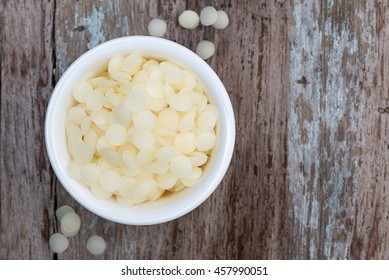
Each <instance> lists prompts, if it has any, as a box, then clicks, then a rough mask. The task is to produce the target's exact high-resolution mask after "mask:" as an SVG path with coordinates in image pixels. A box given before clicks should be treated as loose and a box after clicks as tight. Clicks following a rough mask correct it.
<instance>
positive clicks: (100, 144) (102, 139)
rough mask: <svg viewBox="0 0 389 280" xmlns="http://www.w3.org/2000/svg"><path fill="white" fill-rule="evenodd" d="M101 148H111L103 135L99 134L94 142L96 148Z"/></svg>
mask: <svg viewBox="0 0 389 280" xmlns="http://www.w3.org/2000/svg"><path fill="white" fill-rule="evenodd" d="M103 148H112V146H111V145H110V144H108V142H107V139H105V136H104V135H103V136H100V137H99V138H98V139H97V142H96V149H97V150H98V151H99V152H100V150H101V149H103Z"/></svg>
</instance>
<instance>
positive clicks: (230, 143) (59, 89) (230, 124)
mask: <svg viewBox="0 0 389 280" xmlns="http://www.w3.org/2000/svg"><path fill="white" fill-rule="evenodd" d="M136 41H138V42H139V41H143V42H145V43H150V44H155V46H156V47H155V48H158V47H157V45H158V46H160V45H161V44H163V45H164V47H165V48H166V47H171V48H173V49H177V55H176V54H175V56H174V58H175V59H177V61H180V62H181V61H182V60H185V59H184V58H185V56H190V59H189V60H191V61H193V63H192V64H193V65H190V66H189V65H187V64H186V63H183V65H184V66H185V67H187V66H188V68H201V69H202V70H204V71H206V72H207V74H209V75H211V76H212V79H213V80H214V81H213V82H214V83H215V84H216V86H217V87H218V88H219V91H220V92H221V93H220V94H222V96H221V97H222V99H223V105H224V106H225V108H224V110H223V111H224V112H225V114H226V118H227V119H228V120H226V124H227V125H226V128H227V130H228V131H226V133H227V136H228V137H227V139H225V141H226V144H225V147H226V149H224V150H223V160H222V162H221V163H220V165H219V168H218V174H216V175H217V176H215V178H214V180H213V181H212V183H213V185H212V186H210V187H208V188H207V189H206V191H205V192H203V193H202V195H201V196H199V197H197V198H196V199H195V200H194V201H193V202H192V203H191V204H190V205H188V206H186V207H184V208H182V209H181V210H180V211H178V212H175V213H173V214H172V213H170V215H167V216H162V217H157V218H150V219H146V220H145V219H139V220H137V219H123V218H122V217H117V216H111V215H108V214H107V213H106V212H105V211H101V207H99V206H98V205H94V203H91V201H89V200H88V199H86V198H84V197H80V196H77V193H76V192H75V191H74V189H73V188H74V186H72V185H71V183H70V182H69V179H70V176H69V175H68V174H67V173H66V172H63V171H62V169H61V168H60V166H59V165H60V161H59V160H58V154H57V151H56V148H55V145H54V143H53V139H52V137H53V135H52V134H53V133H52V131H51V128H52V127H53V125H54V121H53V120H52V118H51V116H53V114H55V105H58V104H56V103H57V102H58V99H59V98H60V95H61V93H62V94H63V91H64V90H63V87H65V83H66V82H67V80H68V79H69V77H70V76H71V73H72V72H73V71H74V69H77V68H78V67H79V65H80V64H82V63H83V62H84V61H86V60H89V58H90V56H92V55H93V54H95V53H98V52H100V51H102V50H103V49H105V48H109V47H110V46H113V45H116V44H120V43H123V44H129V43H134V42H136ZM120 53H121V52H120ZM157 53H158V51H155V54H156V56H157V57H158V56H163V55H160V54H157ZM175 59H172V60H175ZM196 65H198V66H196ZM218 94H219V92H218ZM54 104H55V105H54ZM218 109H219V111H220V108H218ZM219 114H220V112H219ZM235 133H236V132H235V117H234V112H233V108H232V104H231V100H230V98H229V96H228V93H227V91H226V89H225V87H224V85H223V83H222V82H221V80H220V78H219V77H218V76H217V74H216V73H215V72H214V70H213V69H212V68H211V67H210V65H209V64H208V63H206V62H205V61H204V60H203V59H201V58H200V57H199V56H198V55H197V54H195V53H194V52H193V51H191V50H190V49H188V48H186V47H185V46H183V45H180V44H178V43H176V42H173V41H170V40H167V39H163V38H156V37H150V36H125V37H120V38H116V39H112V40H109V41H106V42H104V43H102V44H99V45H98V46H96V47H94V48H92V49H90V50H88V51H86V52H85V53H83V54H82V55H80V56H79V57H78V58H77V59H76V60H75V61H74V62H73V63H71V65H70V66H69V67H68V68H67V69H66V70H65V71H64V73H63V74H62V75H61V77H60V79H59V80H58V82H57V83H56V85H55V87H54V89H53V91H52V94H51V96H50V100H49V103H48V105H47V110H46V114H45V142H46V150H47V154H48V157H49V161H50V164H51V166H52V168H53V170H54V172H55V175H56V177H57V178H58V180H59V181H60V183H61V185H62V186H63V187H64V188H65V190H66V191H67V192H68V193H69V194H70V195H71V196H72V198H73V199H75V200H76V201H77V202H78V203H80V204H81V205H82V206H83V207H85V208H86V209H88V210H89V211H91V212H92V213H94V214H96V215H98V216H100V217H102V218H104V219H107V220H109V221H113V222H116V223H121V224H127V225H153V224H160V223H164V222H168V221H171V220H174V219H177V218H179V217H182V216H184V215H185V214H187V213H189V212H191V211H192V210H194V209H195V208H197V207H198V206H200V205H201V204H202V203H203V202H204V201H205V200H206V199H207V198H208V197H209V196H210V195H211V194H212V193H213V192H214V191H215V190H216V188H217V187H218V186H219V185H220V182H221V180H222V179H223V177H224V175H225V173H226V172H227V169H228V167H229V165H230V162H231V158H232V155H233V151H234V146H235ZM65 169H66V168H65ZM65 171H66V170H65Z"/></svg>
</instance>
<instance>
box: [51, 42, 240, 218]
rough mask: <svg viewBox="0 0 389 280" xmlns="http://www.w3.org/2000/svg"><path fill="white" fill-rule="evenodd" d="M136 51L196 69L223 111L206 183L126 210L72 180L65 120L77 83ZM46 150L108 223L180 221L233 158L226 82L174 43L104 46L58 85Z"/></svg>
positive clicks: (75, 191) (63, 178)
mask: <svg viewBox="0 0 389 280" xmlns="http://www.w3.org/2000/svg"><path fill="white" fill-rule="evenodd" d="M134 51H141V52H142V53H145V54H149V55H153V56H155V57H158V58H162V59H167V60H171V61H173V62H176V63H178V64H180V65H182V66H184V67H185V68H187V69H189V70H191V71H193V72H194V73H195V74H196V75H197V77H198V78H199V79H200V80H201V81H202V83H203V84H204V86H205V88H206V89H207V93H208V97H209V99H210V100H211V102H212V103H213V104H214V105H215V106H217V108H218V109H219V114H220V118H219V127H218V131H217V133H218V134H217V137H218V138H217V139H218V142H217V144H216V147H215V149H214V151H213V155H212V157H211V158H210V160H209V162H208V164H207V167H206V168H205V171H204V173H203V176H202V179H201V181H200V182H199V183H198V184H197V185H195V186H193V187H191V188H186V189H184V190H182V191H180V192H177V193H174V194H172V195H169V196H166V197H162V198H160V199H159V200H157V201H153V202H146V203H143V204H140V205H135V206H132V207H124V206H121V205H119V204H117V203H116V202H115V201H114V200H113V199H112V200H107V201H105V200H99V199H97V198H95V197H94V196H93V195H92V194H91V192H90V191H89V190H88V189H86V188H85V187H82V186H80V185H79V183H78V182H77V181H75V180H74V179H72V178H71V177H69V175H68V173H67V164H68V163H69V161H70V156H69V153H68V150H67V145H66V135H65V118H66V113H67V110H68V108H69V107H70V106H71V105H72V102H73V99H72V89H73V87H74V85H75V83H76V81H78V80H80V79H83V78H86V77H88V76H89V77H91V75H94V74H97V73H96V70H98V69H100V68H101V67H103V66H104V65H107V63H108V60H109V59H110V58H112V57H113V56H115V55H117V54H128V53H131V52H134ZM45 138H46V147H47V152H48V155H49V159H50V162H51V165H52V167H53V169H54V172H55V173H56V175H57V177H58V179H59V181H60V182H61V183H62V185H63V186H64V187H65V189H66V190H67V191H68V192H69V193H70V195H71V196H72V197H73V198H74V199H75V200H77V201H78V202H79V203H80V204H81V205H82V206H84V207H85V208H87V209H89V210H90V211H92V212H93V213H95V214H96V215H99V216H101V217H103V218H105V219H108V220H111V221H114V222H118V223H123V224H130V225H151V224H158V223H163V222H167V221H170V220H173V219H176V218H178V217H181V216H183V215H185V214H187V213H188V212H190V211H192V210H193V209H195V208H196V207H197V206H199V205H200V204H201V203H202V202H203V201H204V200H205V199H207V198H208V197H209V196H210V195H211V194H212V192H213V191H214V190H215V189H216V188H217V186H218V185H219V183H220V181H221V180H222V178H223V176H224V174H225V172H226V171H227V168H228V166H229V164H230V160H231V157H232V153H233V149H234V143H235V120H234V113H233V110H232V106H231V101H230V99H229V97H228V94H227V92H226V89H225V87H224V86H223V83H222V82H221V81H220V79H219V77H218V76H217V75H216V73H215V72H214V71H213V70H212V68H211V67H210V66H209V65H208V64H207V63H206V62H205V61H204V60H202V59H201V58H200V57H199V56H197V55H196V54H195V53H194V52H192V51H190V50H189V49H187V48H185V47H183V46H182V45H179V44H177V43H175V42H172V41H169V40H165V39H160V38H155V37H148V36H130V37H123V38H118V39H115V40H111V41H108V42H105V43H103V44H101V45H99V46H97V47H95V48H93V49H91V50H89V51H88V52H86V53H85V54H83V55H82V56H80V57H79V58H78V59H77V60H76V61H75V62H74V63H73V64H72V65H71V66H70V67H69V68H68V69H67V70H66V72H65V73H64V74H63V75H62V77H61V79H60V80H59V81H58V83H57V85H56V87H55V89H54V91H53V94H52V96H51V98H50V102H49V105H48V108H47V112H46V123H45Z"/></svg>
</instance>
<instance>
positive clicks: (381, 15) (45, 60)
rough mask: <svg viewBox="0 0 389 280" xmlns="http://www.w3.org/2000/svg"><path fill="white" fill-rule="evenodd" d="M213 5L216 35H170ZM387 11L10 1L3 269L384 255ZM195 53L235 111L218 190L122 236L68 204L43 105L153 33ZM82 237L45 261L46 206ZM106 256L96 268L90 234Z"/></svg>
mask: <svg viewBox="0 0 389 280" xmlns="http://www.w3.org/2000/svg"><path fill="white" fill-rule="evenodd" d="M209 4H212V5H214V6H215V7H216V8H218V9H223V10H224V11H226V12H227V13H228V15H229V16H230V25H229V27H228V28H227V29H225V30H215V29H213V28H210V27H199V28H197V29H196V30H185V29H183V28H181V27H179V26H178V24H177V18H178V15H179V14H180V13H181V12H182V11H184V10H185V9H193V10H195V11H198V12H199V11H200V10H201V8H202V7H204V6H207V5H209ZM388 5H389V1H385V0H381V1H375V0H360V1H330V0H312V1H310V0H309V1H308V0H294V1H292V0H290V1H281V0H267V1H266V0H261V1H258V0H252V1H249V0H244V1H232V0H231V1H222V0H217V1H180V0H166V1H162V0H160V1H156V0H155V1H154V0H149V1H124V0H112V1H70V0H46V1H43V0H42V1H38V0H33V1H11V0H8V1H7V0H1V4H0V38H1V39H0V50H1V58H0V59H1V60H0V63H1V67H0V71H1V107H0V109H1V115H0V116H1V119H0V120H1V142H0V152H1V162H0V167H1V174H0V175H1V176H0V180H1V181H0V183H1V184H0V190H1V208H0V209H1V215H0V218H1V220H0V225H1V229H0V230H1V238H0V259H94V258H97V259H388V258H389V178H388V170H389V161H388V156H389V143H388V140H389V139H388V136H389V135H388V129H389V122H388V118H389V114H387V113H385V112H384V113H383V112H382V111H383V110H382V109H381V110H379V108H380V107H382V108H385V107H386V106H389V95H388V87H389V52H388V50H389V6H388ZM154 17H158V18H163V19H165V20H166V21H167V23H168V31H167V33H166V36H165V38H168V39H170V40H173V41H176V42H178V43H181V44H183V45H185V46H187V47H189V48H190V49H194V48H195V46H196V44H197V43H198V42H199V41H200V40H202V39H208V40H211V41H213V42H214V43H215V45H216V53H215V55H214V56H213V57H212V58H211V59H209V60H208V63H209V64H210V65H211V66H212V68H213V69H214V70H215V71H216V72H217V74H218V75H219V76H220V78H221V80H222V81H224V83H225V86H226V88H227V90H228V92H229V94H230V97H231V101H232V103H233V107H234V111H235V114H236V125H237V139H236V140H237V141H236V147H235V153H234V156H233V159H232V162H231V166H230V168H229V170H228V173H227V174H226V176H225V178H224V180H223V181H222V184H221V185H220V186H219V188H218V189H217V190H216V192H215V193H214V194H213V195H212V196H211V197H210V198H209V199H207V200H206V201H205V203H204V204H202V205H201V206H200V207H198V208H197V209H196V210H194V211H193V212H191V213H189V214H187V215H186V216H184V217H182V218H179V219H177V220H175V221H172V222H168V223H165V224H161V225H155V226H142V227H141V226H124V225H120V224H115V223H112V222H108V221H106V220H104V219H102V218H99V217H97V216H95V215H94V214H92V213H91V212H89V211H87V210H86V209H84V208H82V207H81V206H80V205H79V204H77V203H76V202H75V201H74V200H73V199H72V198H71V197H70V196H69V195H68V194H67V193H66V192H65V190H64V189H63V187H62V186H61V185H60V184H59V182H58V180H57V179H56V177H55V175H54V173H53V171H52V169H51V167H50V164H49V161H48V157H47V154H46V151H45V143H44V120H45V111H46V106H47V103H48V101H49V98H50V95H51V92H52V90H53V87H54V86H55V83H56V81H58V79H59V77H60V76H61V75H62V74H63V72H64V71H65V70H66V69H67V67H68V66H69V65H70V64H71V63H72V62H73V61H74V60H75V59H76V58H77V57H78V56H80V55H81V54H82V53H84V52H85V51H87V50H88V49H90V48H92V47H94V46H96V45H98V44H99V43H101V42H104V41H106V40H109V39H113V38H117V37H120V36H125V35H135V34H143V35H146V34H147V24H148V22H149V21H150V19H151V18H154ZM63 204H69V205H71V206H73V207H75V209H76V212H77V213H78V214H80V216H81V218H82V221H83V225H82V228H81V232H80V233H79V234H78V235H77V236H76V237H73V238H71V239H70V247H69V249H68V250H67V251H66V252H65V253H63V254H58V255H57V254H53V253H52V252H51V251H50V250H49V246H48V238H49V236H50V235H51V234H52V233H53V232H56V231H57V227H58V224H57V222H56V220H55V218H54V211H55V209H56V208H57V207H58V206H60V205H63ZM92 234H99V235H102V236H103V237H104V238H105V239H106V241H107V243H108V247H107V250H106V251H105V253H104V255H101V256H98V257H93V256H92V255H90V254H89V253H88V252H87V251H86V249H85V243H86V240H87V238H88V237H89V236H90V235H92Z"/></svg>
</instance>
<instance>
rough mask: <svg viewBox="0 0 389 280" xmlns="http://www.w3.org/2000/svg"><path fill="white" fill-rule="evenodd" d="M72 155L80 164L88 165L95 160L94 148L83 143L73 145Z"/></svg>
mask: <svg viewBox="0 0 389 280" xmlns="http://www.w3.org/2000/svg"><path fill="white" fill-rule="evenodd" d="M70 154H71V155H72V156H73V158H74V159H75V160H76V161H78V162H80V163H88V162H90V161H91V160H92V158H93V150H92V148H91V147H89V145H87V144H85V143H84V142H82V141H80V142H76V143H74V144H72V146H71V150H70Z"/></svg>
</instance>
